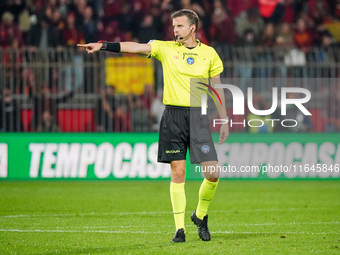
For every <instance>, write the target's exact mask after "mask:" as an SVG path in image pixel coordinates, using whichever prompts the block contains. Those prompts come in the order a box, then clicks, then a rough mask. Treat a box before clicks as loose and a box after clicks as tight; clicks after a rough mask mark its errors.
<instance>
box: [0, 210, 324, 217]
mask: <svg viewBox="0 0 340 255" xmlns="http://www.w3.org/2000/svg"><path fill="white" fill-rule="evenodd" d="M328 209H330V208H268V209H240V210H238V209H232V210H214V212H217V213H218V212H222V213H229V212H235V211H237V212H262V211H297V210H328ZM143 214H145V215H148V214H172V212H171V211H163V212H161V211H155V212H116V213H114V212H112V213H98V212H91V213H69V214H66V213H65V214H63V213H60V214H41V215H30V214H18V215H0V218H25V217H79V216H100V215H143Z"/></svg>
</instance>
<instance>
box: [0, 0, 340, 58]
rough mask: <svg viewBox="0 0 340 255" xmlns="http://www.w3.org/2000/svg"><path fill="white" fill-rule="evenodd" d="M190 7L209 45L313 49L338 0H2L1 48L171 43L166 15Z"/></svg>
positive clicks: (332, 31)
mask: <svg viewBox="0 0 340 255" xmlns="http://www.w3.org/2000/svg"><path fill="white" fill-rule="evenodd" d="M181 8H186V9H192V10H194V11H196V12H197V13H198V15H199V16H200V20H201V22H200V28H199V30H198V32H197V38H199V39H200V40H201V41H202V42H204V43H209V44H211V45H218V44H229V45H249V44H251V45H261V46H266V47H273V46H276V45H285V46H291V47H293V46H295V47H297V48H299V49H301V50H302V51H304V52H306V51H308V49H309V48H310V47H312V46H320V45H323V44H324V45H330V44H333V43H336V39H339V33H340V32H339V31H340V25H339V20H340V0H215V1H211V0H131V1H126V0H3V1H1V3H0V16H1V22H0V47H23V46H32V47H40V48H46V47H64V46H74V45H75V44H76V43H83V42H87V43H88V42H96V41H98V40H107V41H138V42H143V43H145V42H148V41H149V40H150V39H163V40H172V38H173V31H172V30H173V29H172V20H171V18H170V15H171V13H172V12H173V11H175V10H178V9H181Z"/></svg>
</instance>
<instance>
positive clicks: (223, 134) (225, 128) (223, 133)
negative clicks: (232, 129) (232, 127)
mask: <svg viewBox="0 0 340 255" xmlns="http://www.w3.org/2000/svg"><path fill="white" fill-rule="evenodd" d="M228 136H229V125H228V123H227V124H223V125H221V129H220V140H219V142H218V143H219V144H222V143H224V142H225V141H226V140H227V138H228Z"/></svg>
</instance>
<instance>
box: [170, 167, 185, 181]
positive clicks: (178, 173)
mask: <svg viewBox="0 0 340 255" xmlns="http://www.w3.org/2000/svg"><path fill="white" fill-rule="evenodd" d="M171 172H172V175H173V176H174V177H177V178H181V177H185V168H183V167H173V168H172V169H171Z"/></svg>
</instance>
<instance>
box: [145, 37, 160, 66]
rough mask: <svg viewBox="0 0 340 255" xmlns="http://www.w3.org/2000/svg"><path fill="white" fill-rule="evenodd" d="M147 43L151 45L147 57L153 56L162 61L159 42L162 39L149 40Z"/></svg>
mask: <svg viewBox="0 0 340 255" xmlns="http://www.w3.org/2000/svg"><path fill="white" fill-rule="evenodd" d="M148 44H150V45H151V53H150V55H149V56H148V58H155V59H157V60H159V61H162V59H163V56H162V51H161V44H162V41H158V40H150V41H149V42H148Z"/></svg>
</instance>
